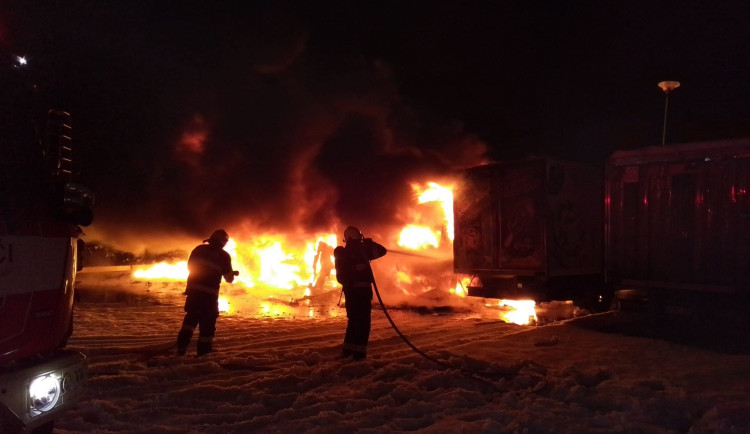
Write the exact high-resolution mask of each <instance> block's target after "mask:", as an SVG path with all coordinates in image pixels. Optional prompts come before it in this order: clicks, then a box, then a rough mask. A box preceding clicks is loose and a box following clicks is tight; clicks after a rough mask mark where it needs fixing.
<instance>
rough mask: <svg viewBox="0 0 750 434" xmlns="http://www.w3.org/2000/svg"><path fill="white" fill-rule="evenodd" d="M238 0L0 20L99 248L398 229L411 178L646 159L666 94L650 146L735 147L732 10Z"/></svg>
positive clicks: (738, 97) (736, 17) (740, 11)
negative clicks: (48, 119) (617, 155)
mask: <svg viewBox="0 0 750 434" xmlns="http://www.w3.org/2000/svg"><path fill="white" fill-rule="evenodd" d="M245 3H247V5H243V4H241V3H238V2H219V1H211V2H208V1H204V2H159V1H151V2H146V1H143V2H141V1H109V0H108V1H93V0H91V1H80V0H73V1H16V0H12V1H9V2H7V1H6V2H3V3H2V4H0V44H2V45H1V48H2V50H3V52H4V53H10V54H20V55H25V56H27V57H28V59H29V68H30V72H29V73H30V74H31V73H33V74H34V75H35V77H36V78H37V79H38V82H39V84H40V86H41V88H42V89H44V90H45V92H46V95H47V96H48V97H49V98H50V99H51V100H52V101H53V102H54V103H55V105H56V106H57V107H58V108H62V109H65V110H67V111H69V112H71V113H72V115H73V139H74V143H75V145H76V146H77V151H78V154H77V155H78V162H79V164H80V168H81V171H82V176H81V179H80V181H81V182H82V183H84V184H87V185H88V186H89V187H91V188H92V189H93V190H94V191H95V193H96V195H97V204H96V207H95V209H94V211H95V215H96V218H95V223H94V225H93V226H92V230H94V231H95V232H98V233H100V234H102V235H103V236H109V237H112V238H117V237H124V236H128V235H129V234H140V235H141V236H143V235H145V234H149V233H151V232H153V231H161V232H164V231H171V232H175V233H182V234H190V235H191V236H192V235H194V236H195V237H196V238H200V237H203V236H204V235H205V234H208V233H210V231H211V230H213V229H214V228H216V227H221V226H226V227H238V225H240V224H241V223H242V224H243V225H244V226H243V227H246V228H247V229H248V230H249V231H273V230H283V228H289V227H294V228H302V229H305V230H310V231H321V230H329V229H331V228H332V227H338V225H340V224H344V225H346V224H349V223H355V224H358V225H360V226H364V227H368V226H369V225H376V224H378V222H383V221H390V222H393V223H398V222H397V221H394V220H398V218H399V212H398V210H397V207H398V205H399V204H400V203H403V200H404V199H405V198H406V197H407V195H409V194H411V193H412V192H411V190H410V188H409V186H408V183H409V181H411V180H415V181H417V180H418V181H424V180H426V178H428V177H433V178H434V179H436V180H437V179H439V178H440V177H443V176H447V175H450V174H452V173H453V172H454V171H456V170H458V169H461V168H464V167H468V166H471V165H475V164H478V163H480V162H482V161H487V160H500V159H509V158H515V157H522V156H529V155H543V154H547V155H552V156H558V157H563V158H568V159H574V160H583V161H589V162H591V163H593V164H601V163H602V162H603V161H604V159H605V158H606V157H607V156H608V155H609V154H610V153H611V152H612V151H614V150H616V149H630V148H637V147H642V146H651V145H659V144H661V140H662V126H663V121H664V105H665V95H664V93H663V92H662V91H661V90H660V89H659V88H658V86H657V83H658V82H660V81H663V80H677V81H679V82H680V83H681V84H682V86H681V87H680V88H679V89H677V90H676V91H674V92H673V93H672V94H670V96H669V112H668V118H667V119H668V121H667V133H666V141H667V143H680V142H693V141H704V140H714V139H731V138H738V137H748V136H750V104H749V102H750V84H749V83H748V77H750V74H748V71H749V70H750V68H749V67H750V30H748V29H749V28H750V26H748V25H747V22H748V19H750V2H747V1H721V2H712V1H705V2H698V1H658V0H653V1H597V2H570V1H568V2H553V1H535V0H517V1H516V0H513V1H498V2H494V3H497V4H496V5H489V4H488V3H490V2H462V1H443V2H407V1H401V2H390V1H383V2H355V1H333V2H332V1H319V2H301V1H299V2H295V1H287V2H283V1H273V2H268V1H251V2H245ZM579 3H580V4H579ZM178 4H179V6H178ZM32 68H33V69H32ZM342 222H343V223H342Z"/></svg>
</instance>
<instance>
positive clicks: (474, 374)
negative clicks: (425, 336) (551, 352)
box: [361, 249, 521, 389]
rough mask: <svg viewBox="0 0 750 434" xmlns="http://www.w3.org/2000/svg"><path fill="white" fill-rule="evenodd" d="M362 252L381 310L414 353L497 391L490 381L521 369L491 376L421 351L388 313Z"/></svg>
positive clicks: (373, 275)
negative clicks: (455, 370)
mask: <svg viewBox="0 0 750 434" xmlns="http://www.w3.org/2000/svg"><path fill="white" fill-rule="evenodd" d="M361 252H362V256H363V258H364V259H366V260H367V266H368V268H369V271H370V277H371V278H372V286H373V288H374V289H375V295H376V296H377V297H378V302H380V308H381V309H382V310H383V314H385V317H386V319H388V322H389V323H390V324H391V328H393V330H394V331H395V332H396V334H397V335H398V336H399V337H400V338H401V339H402V340H403V341H404V343H406V345H408V346H409V348H411V349H412V350H414V352H416V353H417V354H419V355H420V356H422V357H424V358H425V359H427V360H429V361H431V362H433V363H435V364H437V365H439V366H442V367H443V368H446V369H457V370H458V371H460V372H461V373H462V374H464V375H466V376H467V377H470V378H473V379H475V380H478V381H481V382H483V383H485V384H489V385H490V386H491V387H493V388H495V389H497V386H496V385H495V384H494V383H492V382H491V381H490V380H496V379H498V377H500V378H506V377H509V376H511V375H515V374H517V372H518V370H520V368H521V367H519V368H518V369H515V370H514V372H505V373H498V375H495V376H492V375H490V373H488V372H482V371H476V370H471V369H467V368H462V367H456V366H453V365H450V364H448V363H446V362H443V361H442V360H438V359H436V358H434V357H432V356H430V355H429V354H427V353H425V352H424V351H422V350H421V349H419V348H418V347H417V346H416V345H414V344H413V343H412V342H411V341H410V340H409V339H408V338H407V337H406V336H405V335H404V334H403V333H402V332H401V330H399V328H398V326H397V325H396V323H395V322H394V321H393V318H391V315H390V313H388V309H387V308H386V306H385V303H384V302H383V298H382V297H381V296H380V291H379V290H378V284H377V282H376V281H375V274H374V273H373V271H372V264H371V263H370V260H369V259H368V258H367V257H366V255H365V252H364V249H362V250H361Z"/></svg>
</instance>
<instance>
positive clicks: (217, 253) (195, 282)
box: [177, 229, 240, 356]
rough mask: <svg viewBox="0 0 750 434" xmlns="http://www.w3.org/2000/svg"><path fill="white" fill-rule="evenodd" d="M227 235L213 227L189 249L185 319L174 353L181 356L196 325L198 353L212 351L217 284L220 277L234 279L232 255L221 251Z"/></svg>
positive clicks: (217, 304) (227, 237) (217, 303)
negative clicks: (207, 234)
mask: <svg viewBox="0 0 750 434" xmlns="http://www.w3.org/2000/svg"><path fill="white" fill-rule="evenodd" d="M228 241H229V235H227V233H226V231H225V230H223V229H218V230H215V231H214V232H213V233H212V234H211V237H209V238H208V239H206V240H203V244H201V245H199V246H197V247H196V248H194V249H193V251H192V252H190V258H189V259H188V272H189V274H188V278H187V285H186V286H185V294H186V295H187V299H186V300H185V319H183V321H182V329H181V330H180V332H179V333H178V334H177V354H179V355H185V352H186V351H187V347H188V344H190V340H191V339H192V337H193V331H194V330H195V328H196V327H199V329H200V330H199V335H198V349H197V353H198V356H202V355H203V354H207V353H210V352H212V351H213V348H212V342H213V339H214V334H215V333H216V319H217V318H218V317H219V287H220V286H221V278H222V277H223V278H224V280H226V281H227V282H228V283H232V282H233V281H234V277H235V276H237V275H239V274H240V273H239V271H234V270H233V269H232V258H231V257H230V256H229V253H227V252H226V251H225V250H224V246H226V244H227V242H228Z"/></svg>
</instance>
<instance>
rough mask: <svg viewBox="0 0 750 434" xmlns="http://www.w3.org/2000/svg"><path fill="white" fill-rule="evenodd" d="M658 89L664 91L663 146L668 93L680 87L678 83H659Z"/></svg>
mask: <svg viewBox="0 0 750 434" xmlns="http://www.w3.org/2000/svg"><path fill="white" fill-rule="evenodd" d="M659 87H660V88H661V90H663V91H664V127H662V133H661V145H662V146H664V143H665V141H666V138H667V107H669V93H670V92H672V91H673V90H675V89H677V88H678V87H680V82H679V81H660V82H659Z"/></svg>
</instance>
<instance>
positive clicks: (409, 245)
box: [133, 182, 536, 324]
mask: <svg viewBox="0 0 750 434" xmlns="http://www.w3.org/2000/svg"><path fill="white" fill-rule="evenodd" d="M412 189H413V191H414V192H415V198H416V202H417V203H416V204H411V205H409V206H407V207H406V210H405V214H406V215H408V216H410V218H411V220H412V222H410V223H407V224H405V225H404V226H403V227H402V228H400V229H397V232H396V233H395V234H394V235H393V240H395V243H396V244H397V245H398V246H399V247H401V248H403V249H405V250H404V251H403V252H401V253H408V252H414V254H415V255H418V252H420V251H424V250H431V251H434V250H438V249H444V250H450V251H452V242H453V193H452V186H446V185H441V184H438V183H436V182H426V183H423V184H419V183H414V184H412ZM382 241H383V242H384V243H389V242H390V241H389V240H388V239H386V240H382ZM336 244H337V239H336V235H335V234H333V233H322V234H313V235H310V236H303V237H300V236H295V237H291V236H290V235H288V234H262V235H256V236H253V237H251V238H249V239H244V238H234V237H233V238H231V239H230V240H229V242H228V243H227V245H226V246H225V250H226V251H227V252H228V253H229V254H230V256H231V258H232V264H233V266H234V268H235V269H236V270H238V271H239V272H240V274H239V276H237V277H236V278H235V281H234V282H233V283H231V284H229V283H226V282H222V284H221V285H222V286H221V289H220V294H221V296H220V299H219V308H220V311H222V312H225V313H239V312H242V311H243V309H244V307H243V306H242V296H243V295H245V294H248V293H250V294H252V295H254V296H256V297H258V296H260V297H262V298H265V300H266V301H265V302H262V303H260V305H259V306H255V307H254V309H255V310H256V311H255V312H254V314H255V315H261V316H278V315H284V314H288V313H289V312H290V311H291V310H293V309H297V311H299V308H300V302H302V303H307V304H305V305H304V306H309V302H310V299H312V298H314V297H315V296H316V295H319V294H320V293H321V292H325V291H332V290H337V289H340V286H339V284H338V282H337V281H336V278H335V269H333V267H332V264H333V261H334V258H333V248H334V247H335V246H336ZM420 273H428V272H425V271H422V272H420V271H417V270H415V269H412V268H410V267H409V265H408V263H406V262H405V261H396V265H395V266H394V269H393V270H391V272H390V273H388V278H390V279H392V280H393V282H392V284H393V286H394V287H396V288H398V289H400V292H402V293H403V294H404V295H406V296H409V295H411V296H416V295H419V294H420V293H422V292H425V291H432V290H438V291H442V292H444V293H445V294H448V295H449V296H453V297H466V295H467V290H466V288H467V287H468V283H469V281H468V280H467V279H466V278H462V277H456V278H454V279H452V280H450V281H448V282H445V283H439V284H435V283H434V279H432V280H430V279H429V278H428V277H429V276H427V275H423V274H420ZM133 276H134V277H135V278H136V279H140V280H149V281H152V280H162V281H177V282H184V281H185V280H186V279H187V276H188V269H187V261H180V262H177V263H171V264H170V263H165V262H162V263H158V264H152V265H149V266H142V267H139V268H138V269H136V270H135V271H134V273H133ZM427 282H432V283H427ZM451 282H452V283H451ZM443 284H444V285H445V286H444V287H435V286H436V285H443ZM313 292H315V293H313ZM498 307H503V309H504V310H508V309H511V310H510V311H509V312H505V313H504V314H503V319H504V320H506V321H509V322H514V323H518V324H528V323H530V322H533V321H535V318H536V316H535V315H534V306H533V301H531V304H530V305H529V303H528V301H526V302H514V301H512V300H503V301H501V302H500V304H499V305H498ZM329 314H330V312H329ZM307 315H309V316H313V308H312V307H310V308H309V311H308V313H307Z"/></svg>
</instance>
